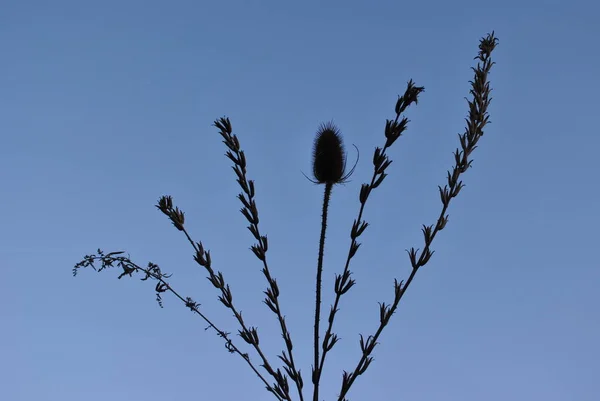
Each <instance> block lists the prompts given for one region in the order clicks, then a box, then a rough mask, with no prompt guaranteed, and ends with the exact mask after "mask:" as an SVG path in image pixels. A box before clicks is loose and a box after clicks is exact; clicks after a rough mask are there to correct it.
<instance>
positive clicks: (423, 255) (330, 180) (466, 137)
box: [73, 32, 498, 401]
mask: <svg viewBox="0 0 600 401" xmlns="http://www.w3.org/2000/svg"><path fill="white" fill-rule="evenodd" d="M497 43H498V40H497V39H496V37H495V36H494V32H492V33H491V34H488V35H487V36H486V37H484V38H481V40H480V44H479V54H478V56H477V57H475V59H476V60H478V63H477V67H476V68H472V70H473V71H474V75H475V77H474V80H473V81H470V84H471V89H470V91H469V93H470V95H471V96H472V98H471V99H470V100H469V99H468V100H467V101H468V105H469V115H468V118H466V119H465V120H466V129H465V132H464V133H463V134H460V135H459V141H460V149H456V151H455V152H454V161H455V165H454V167H453V168H452V170H451V171H448V174H447V184H446V185H444V187H443V188H442V187H441V186H439V187H438V188H439V193H440V198H441V202H442V208H441V212H440V214H439V217H438V219H437V221H436V223H435V225H433V224H432V225H429V226H427V225H423V228H422V232H423V237H424V243H425V245H424V247H423V250H422V251H420V252H419V249H416V250H415V248H410V250H407V253H408V256H409V260H410V263H411V267H412V270H411V273H410V275H409V277H408V279H407V280H406V282H404V281H400V282H398V280H397V279H394V300H393V302H392V303H391V304H386V303H384V302H380V303H379V325H378V328H377V329H376V330H375V332H374V334H371V335H369V336H367V337H366V338H365V337H364V336H363V335H362V334H360V348H361V351H362V354H361V357H360V359H359V361H358V363H357V365H356V367H355V368H354V369H353V370H352V371H350V372H348V371H343V375H342V384H341V390H340V394H339V396H338V401H348V399H347V398H346V394H347V393H348V391H349V390H350V388H351V386H352V385H353V383H354V382H355V381H356V379H357V378H358V377H359V376H360V375H362V374H363V373H365V372H366V370H367V369H368V367H369V366H370V364H371V362H372V361H373V357H372V356H371V355H372V353H373V350H374V349H375V347H376V346H377V344H378V342H377V341H378V339H379V337H380V335H381V333H382V332H383V330H384V328H385V327H386V326H387V324H388V323H389V321H390V319H391V317H392V315H393V314H394V313H395V311H396V309H397V308H398V305H399V303H400V301H401V299H402V297H403V296H404V294H405V293H406V290H407V289H408V287H409V286H410V284H411V283H412V281H413V279H414V277H415V275H416V273H417V271H418V270H419V268H421V267H422V266H424V265H425V264H427V262H428V261H429V260H430V259H431V257H432V255H433V253H434V251H432V250H431V244H432V242H433V240H434V238H435V237H436V235H437V234H438V232H440V231H441V230H443V229H444V227H445V226H446V224H447V223H448V215H447V214H446V213H447V210H448V207H449V205H450V201H451V200H452V199H453V198H455V197H456V196H457V195H458V194H459V192H460V191H461V189H462V188H463V187H464V185H463V183H462V181H461V180H460V177H461V175H462V174H463V173H465V172H466V171H467V170H468V168H469V167H471V164H472V160H471V159H470V155H471V153H472V152H473V151H474V150H475V149H476V148H477V143H478V141H479V139H480V138H481V136H483V129H484V127H485V126H486V125H487V124H488V123H489V116H488V111H487V110H488V106H489V104H490V102H491V97H490V93H491V89H490V83H489V81H488V74H489V72H490V70H491V67H492V66H493V65H494V63H493V62H492V61H491V54H492V52H493V50H494V49H495V47H496V45H497ZM423 91H424V88H423V87H419V86H416V85H415V84H414V82H413V81H412V80H410V81H409V82H408V85H407V88H406V91H405V93H404V94H403V95H402V96H400V97H399V98H398V100H397V102H396V106H395V114H396V116H395V118H394V119H393V120H386V124H385V130H384V133H385V138H386V140H385V144H384V146H383V147H381V148H380V147H377V148H375V151H374V154H373V161H372V162H373V175H372V177H371V181H370V182H369V183H365V184H362V186H361V189H360V193H359V202H360V208H359V212H358V217H357V218H356V219H355V220H354V222H353V224H352V228H351V230H350V240H351V241H350V248H349V251H348V255H347V258H346V263H345V266H344V269H343V271H342V273H341V274H335V285H334V292H335V298H334V302H333V305H332V306H331V309H330V312H329V318H328V324H327V329H326V331H325V335H324V337H323V338H322V342H320V321H321V284H322V272H323V261H324V245H325V237H326V229H327V214H328V207H329V200H330V197H331V191H332V188H333V186H334V185H336V184H338V183H342V182H345V180H346V179H347V178H348V177H349V176H350V175H351V174H352V172H353V170H354V168H352V169H351V171H350V172H349V173H346V154H345V150H344V146H343V141H342V136H341V133H340V130H339V129H338V128H337V127H336V126H335V125H334V124H333V123H326V124H322V125H321V126H320V127H319V129H318V131H317V137H316V139H315V144H314V149H313V176H314V180H311V181H313V182H314V183H317V184H324V185H325V188H324V195H323V207H322V221H321V235H320V237H319V253H318V260H317V272H316V287H315V288H316V291H315V320H314V344H313V345H314V362H313V367H312V376H311V377H312V382H313V385H314V387H313V401H320V400H319V386H320V379H321V374H322V371H323V366H324V363H325V359H326V355H327V354H328V353H329V351H331V349H332V348H333V347H334V345H335V344H336V343H337V342H338V341H339V337H338V335H337V334H335V333H334V332H333V325H334V321H335V317H336V315H337V312H338V310H339V307H340V302H341V297H342V295H343V294H345V293H347V292H348V291H349V290H350V289H351V288H352V287H353V286H354V284H355V280H354V279H353V278H352V272H351V271H350V261H351V260H352V258H353V257H354V255H355V254H356V252H357V251H358V249H359V247H360V245H361V244H360V243H359V242H358V238H359V237H360V236H361V235H362V234H363V233H364V232H365V230H366V229H367V227H368V226H369V224H368V223H367V221H366V220H365V219H364V218H363V214H364V211H365V206H366V202H367V200H368V198H369V196H370V195H371V192H372V191H373V190H374V189H376V188H377V187H379V185H381V183H382V182H383V181H384V179H385V178H386V177H387V172H386V171H387V168H388V167H389V166H390V164H391V163H392V160H391V159H390V158H389V157H388V155H387V154H386V151H387V150H388V149H389V148H390V147H391V146H392V145H393V143H394V142H395V141H396V140H397V139H398V138H399V137H400V136H401V135H402V134H403V133H404V131H405V130H406V128H407V125H408V122H409V120H408V119H407V118H406V117H404V116H402V114H403V113H404V112H405V111H406V109H407V108H408V107H409V106H410V105H411V104H413V103H415V104H416V103H417V102H418V97H419V95H420V94H421V93H422V92H423ZM214 126H215V127H216V128H218V129H219V133H220V135H221V136H222V137H223V143H224V144H225V145H226V146H227V148H228V150H227V152H226V156H227V157H228V158H229V159H230V160H231V161H232V162H233V166H232V168H233V171H234V172H235V174H236V176H237V182H238V184H239V185H240V187H241V189H242V192H241V193H240V194H239V195H238V199H239V200H240V202H241V203H242V205H243V207H242V209H241V210H240V211H241V213H242V214H243V215H244V217H245V218H246V220H247V221H248V223H249V225H248V229H249V230H250V232H251V233H252V235H253V237H254V239H255V240H256V241H257V242H256V243H255V244H253V245H252V246H251V247H250V249H251V250H252V252H253V253H254V255H255V256H256V257H257V258H258V259H259V261H261V262H262V266H263V267H262V273H263V275H264V276H265V278H266V280H267V283H268V287H267V289H266V290H265V291H264V294H265V295H266V297H265V299H264V301H263V302H264V303H265V304H266V305H267V307H268V308H269V309H270V310H271V311H272V312H273V313H274V314H275V316H276V317H277V320H278V323H279V327H280V329H281V333H282V337H283V339H284V343H285V347H286V349H285V350H283V351H281V354H280V355H278V358H279V359H280V360H281V361H282V362H283V371H284V372H282V371H281V369H279V368H277V369H274V368H273V367H272V365H271V364H270V363H269V361H268V359H267V357H266V355H265V354H264V352H263V351H262V349H261V347H260V345H259V344H260V341H259V336H258V329H257V328H256V327H254V326H248V325H246V323H245V322H244V319H243V318H242V314H241V312H240V311H239V310H238V309H237V308H236V307H235V306H234V303H233V295H232V292H231V289H230V287H229V285H228V284H227V283H226V281H225V278H224V276H223V273H222V272H220V271H216V272H215V271H214V270H213V268H212V260H211V255H210V251H208V250H205V249H204V246H203V244H202V243H201V242H194V241H193V240H192V238H191V236H190V235H189V233H188V231H187V229H186V228H185V226H184V224H185V216H184V212H183V211H182V210H180V209H179V208H178V207H176V206H175V207H174V206H173V199H172V198H171V196H163V197H161V198H160V200H159V202H158V204H157V205H156V207H157V208H158V209H159V210H160V211H161V212H162V213H164V214H165V215H166V216H167V217H168V218H169V219H170V220H171V222H172V223H173V225H174V226H175V228H177V229H178V230H179V231H182V232H183V233H184V234H185V236H186V238H187V240H188V241H189V243H190V244H191V245H192V247H193V249H194V260H195V261H196V263H198V264H199V265H200V266H202V267H204V268H205V269H206V271H207V272H208V277H207V279H208V280H209V281H210V282H211V284H213V286H214V287H215V288H217V289H218V290H219V291H220V295H219V297H218V299H219V300H220V301H221V303H222V304H223V305H224V306H225V307H226V308H228V309H229V310H231V311H232V312H233V315H234V316H235V318H236V320H237V322H238V324H239V325H240V327H241V328H240V329H239V330H238V335H239V336H240V337H241V338H242V339H243V340H244V341H245V342H246V343H248V344H249V345H250V346H252V347H253V348H254V351H255V352H256V354H257V355H258V357H259V358H260V359H261V361H262V364H261V365H260V366H262V368H263V369H264V370H265V371H266V372H267V373H268V374H269V375H270V376H271V377H272V378H273V379H274V380H275V383H274V384H269V383H268V382H267V380H266V379H265V377H264V376H263V375H262V374H261V373H260V372H259V370H258V369H257V367H256V366H255V365H254V364H253V363H252V361H251V359H250V357H249V355H248V354H247V353H242V352H241V351H240V350H239V348H237V346H235V345H234V344H233V342H232V340H231V339H230V338H229V334H230V333H228V332H225V331H222V330H220V329H219V328H217V327H216V326H215V325H214V324H213V323H212V322H211V320H209V319H208V318H207V317H206V316H205V315H204V314H203V313H202V312H200V309H199V307H200V304H198V303H196V302H195V301H194V300H193V299H192V298H189V297H186V298H184V297H182V296H181V295H179V293H177V292H176V291H175V290H174V289H173V288H172V287H171V285H170V284H169V283H168V282H167V279H168V278H170V275H167V274H164V273H162V271H161V270H160V268H159V267H158V266H157V265H156V264H153V263H149V264H148V267H147V268H143V267H141V266H139V265H137V264H135V263H133V262H132V261H131V260H130V259H129V257H125V256H122V254H123V253H124V252H110V253H108V254H105V253H104V252H102V251H101V250H98V252H97V255H96V254H93V255H86V256H85V257H84V258H83V260H82V261H80V262H79V263H77V264H76V265H75V267H74V268H73V275H76V274H77V271H78V270H79V269H80V268H84V267H91V268H93V269H94V270H97V271H102V270H105V269H107V268H109V267H120V268H121V269H122V270H123V272H122V273H121V274H120V275H119V277H118V278H119V279H120V278H122V277H124V276H132V275H133V274H134V273H141V274H143V275H144V277H143V278H142V280H148V279H152V280H155V281H157V284H156V286H155V291H156V299H157V301H158V303H159V305H160V306H161V307H162V306H163V305H162V296H161V294H162V293H164V292H171V293H172V294H174V295H175V296H176V297H177V298H179V299H180V300H181V301H182V302H183V303H184V304H185V306H186V307H188V308H189V309H190V310H192V311H193V312H195V313H196V314H197V315H198V316H200V317H201V318H202V319H203V320H204V321H205V322H206V323H208V327H207V329H208V328H212V329H213V330H215V332H216V333H217V334H218V335H219V336H220V337H221V338H223V339H224V340H225V347H226V348H227V350H228V351H229V352H231V353H237V354H238V355H240V356H241V357H242V358H243V359H244V360H245V361H246V363H247V364H248V365H249V366H250V368H251V369H252V370H253V371H254V373H255V374H256V375H257V376H258V377H259V379H260V380H261V381H262V382H263V383H264V384H265V386H266V388H267V390H268V391H269V392H271V393H272V394H273V395H274V396H275V398H277V400H279V401H284V400H285V401H292V398H291V395H290V391H289V383H288V377H289V378H291V379H292V381H293V382H294V383H295V386H296V389H297V392H298V397H299V400H300V401H304V398H303V393H302V390H303V379H302V375H301V373H300V369H298V368H297V366H296V364H295V362H294V357H293V343H292V338H291V335H290V332H289V330H288V328H287V325H286V321H285V317H284V314H283V312H282V310H281V306H280V303H279V295H280V290H279V287H278V284H277V281H276V279H275V278H274V277H273V275H272V273H271V270H270V269H269V265H268V263H267V256H266V254H267V251H268V249H269V247H268V240H267V236H266V235H262V234H261V232H260V230H259V215H258V208H257V206H256V201H255V188H254V181H252V180H248V179H247V176H246V173H247V172H246V157H245V155H244V152H243V151H242V150H241V147H240V142H239V140H238V138H237V136H236V135H234V134H233V131H232V127H231V122H230V121H229V119H228V118H226V117H223V118H220V119H217V120H216V121H215V122H214ZM355 166H356V165H355ZM96 263H99V264H100V267H99V268H96V265H95V264H96ZM321 351H322V352H321Z"/></svg>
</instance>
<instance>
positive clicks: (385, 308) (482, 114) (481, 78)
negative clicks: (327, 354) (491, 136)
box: [338, 32, 498, 401]
mask: <svg viewBox="0 0 600 401" xmlns="http://www.w3.org/2000/svg"><path fill="white" fill-rule="evenodd" d="M497 43H498V39H496V38H495V37H494V32H492V33H491V34H489V35H488V36H487V37H485V38H482V39H481V41H480V44H479V54H478V55H477V57H475V60H479V62H478V64H477V68H472V70H473V71H474V72H475V78H474V80H473V81H470V83H471V90H470V91H469V93H470V94H471V95H472V97H473V98H472V100H467V102H468V104H469V117H468V118H465V120H466V122H467V126H466V129H465V133H464V134H462V135H459V136H458V137H459V140H460V145H461V149H462V150H459V149H456V151H455V152H454V160H455V165H454V167H453V169H452V174H451V173H450V171H448V177H447V181H448V184H447V185H445V186H444V188H442V187H440V186H438V188H439V191H440V198H441V200H442V205H443V206H442V210H441V212H440V215H439V217H438V219H437V222H436V224H435V227H434V226H433V225H430V226H425V225H423V228H422V232H423V237H424V240H425V247H424V248H423V250H422V251H421V253H420V254H419V256H418V257H417V252H418V249H417V250H415V249H414V248H411V249H410V251H407V252H408V255H409V259H410V263H411V266H412V271H411V273H410V275H409V277H408V279H407V280H406V284H404V285H403V283H402V281H401V282H400V283H398V280H397V279H394V301H393V303H392V304H391V305H386V304H385V303H383V302H381V303H380V304H379V305H380V308H379V327H378V328H377V331H376V332H375V334H373V335H370V336H368V337H367V339H366V340H365V339H364V337H363V336H362V334H361V335H360V348H361V351H362V356H361V358H360V361H359V362H358V364H357V365H356V368H355V369H354V371H353V372H352V373H348V372H346V371H344V373H343V376H342V388H341V392H340V395H339V397H338V400H339V401H347V400H346V398H345V395H346V393H347V392H348V390H349V389H350V387H351V386H352V384H353V383H354V381H355V380H356V378H357V377H358V376H360V375H362V374H363V373H364V372H365V371H366V370H367V368H368V367H369V365H370V364H371V362H372V361H373V357H371V356H370V355H371V353H372V352H373V349H375V346H376V345H377V340H378V338H379V336H380V335H381V332H382V331H383V329H384V328H385V326H386V325H387V324H388V322H389V321H390V318H391V317H392V315H393V314H394V312H395V311H396V309H397V308H398V304H399V303H400V300H401V299H402V297H403V296H404V294H405V292H406V289H407V288H408V287H409V286H410V283H412V281H413V279H414V277H415V274H416V273H417V271H418V270H419V268H420V267H422V266H424V265H425V264H426V263H427V262H428V261H429V259H430V258H431V256H432V255H433V251H431V250H430V246H431V243H432V242H433V239H434V238H435V236H436V235H437V233H438V232H440V231H441V230H443V229H444V227H445V226H446V224H447V223H448V216H447V215H446V211H447V210H448V206H450V200H452V198H455V197H456V196H457V195H458V193H459V192H460V190H461V189H462V188H463V187H464V185H463V183H462V181H459V180H458V179H459V178H460V176H461V174H462V173H464V172H466V171H467V169H468V168H469V167H471V163H472V161H473V160H469V156H470V155H471V153H472V152H473V151H474V150H475V148H477V142H478V141H479V139H480V138H481V137H482V136H483V128H484V127H485V125H486V124H488V123H489V116H488V112H487V109H488V106H489V105H490V102H491V100H492V99H491V97H490V93H491V89H490V83H489V81H488V73H489V72H490V70H491V68H492V65H494V63H493V62H492V61H491V54H492V51H493V50H494V48H495V47H496V45H497ZM375 153H376V154H377V151H375Z"/></svg>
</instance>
